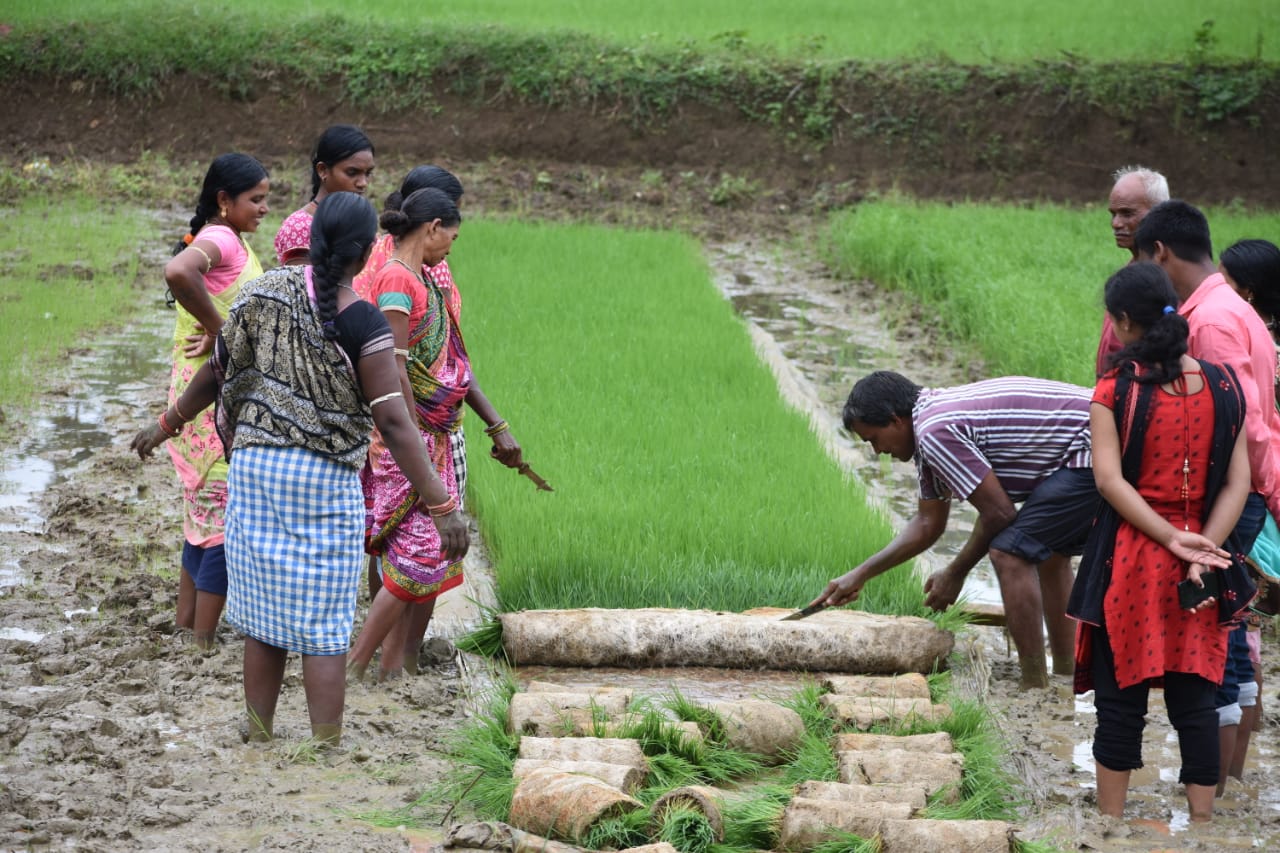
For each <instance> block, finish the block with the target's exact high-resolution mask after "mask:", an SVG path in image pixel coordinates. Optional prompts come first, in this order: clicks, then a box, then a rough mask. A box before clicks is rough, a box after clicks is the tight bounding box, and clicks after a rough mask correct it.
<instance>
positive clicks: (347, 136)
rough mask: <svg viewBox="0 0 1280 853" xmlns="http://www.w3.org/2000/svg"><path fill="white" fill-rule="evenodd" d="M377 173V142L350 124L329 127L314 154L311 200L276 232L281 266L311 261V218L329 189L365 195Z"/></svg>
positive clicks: (290, 215)
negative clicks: (308, 258)
mask: <svg viewBox="0 0 1280 853" xmlns="http://www.w3.org/2000/svg"><path fill="white" fill-rule="evenodd" d="M372 177H373V143H372V142H370V141H369V137H367V136H365V135H364V131H363V130H361V129H360V128H358V127H355V126H354V125H350V124H335V125H333V126H332V127H329V128H326V129H325V131H324V133H322V134H320V139H319V140H317V141H316V147H315V151H313V152H312V154H311V201H309V202H307V203H306V204H304V205H303V206H302V207H300V208H298V209H297V210H295V211H294V212H293V213H291V214H289V216H288V217H287V218H286V219H285V221H284V222H282V223H281V224H280V230H279V231H277V232H276V239H275V243H274V246H275V250H276V260H277V261H279V262H280V266H282V267H283V266H292V265H295V264H305V263H307V252H308V250H309V248H310V242H311V220H312V218H313V217H314V216H315V212H316V205H317V204H319V203H320V200H321V199H322V198H324V197H325V196H326V195H328V194H329V193H338V192H349V193H355V194H356V195H364V191H365V190H366V189H368V187H369V179H370V178H372Z"/></svg>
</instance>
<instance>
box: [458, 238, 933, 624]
mask: <svg viewBox="0 0 1280 853" xmlns="http://www.w3.org/2000/svg"><path fill="white" fill-rule="evenodd" d="M451 264H452V265H453V268H454V270H455V273H456V277H457V280H458V282H459V287H460V289H461V291H462V293H463V297H464V301H463V306H464V307H463V322H462V325H463V330H464V332H465V335H466V339H467V344H468V348H469V350H470V352H471V354H472V357H473V361H474V365H475V369H476V373H477V376H478V378H479V380H480V382H481V385H482V387H483V388H484V390H485V392H486V393H487V394H488V396H489V398H490V399H491V400H492V401H494V403H495V404H496V405H497V407H498V410H499V411H500V412H501V413H502V415H503V416H504V417H505V418H506V419H507V420H508V421H509V422H510V423H511V426H512V431H513V433H514V435H515V436H516V438H517V439H518V440H519V441H520V442H521V443H522V445H523V446H524V449H525V456H526V459H527V460H528V461H529V462H530V463H532V465H533V466H534V468H535V469H536V470H537V471H538V473H540V474H541V475H542V476H543V477H545V478H546V479H547V480H548V481H549V482H550V483H551V484H552V486H553V487H554V488H555V490H556V491H555V492H554V493H550V494H549V493H546V492H536V491H535V490H534V488H533V486H532V484H531V483H530V482H529V481H528V480H526V479H524V478H522V477H519V476H517V475H516V474H515V473H514V472H512V471H510V470H508V469H505V468H502V467H501V466H499V465H497V464H496V463H494V462H492V461H490V460H489V459H487V458H485V457H486V454H487V451H488V442H487V440H486V439H485V438H484V436H483V434H482V433H481V431H480V429H479V426H480V422H479V421H478V420H476V419H475V418H474V417H472V418H471V419H470V420H469V421H468V422H467V424H468V425H469V435H470V436H471V440H470V442H469V445H470V452H471V464H470V467H469V472H468V474H469V477H470V483H469V486H470V487H469V490H468V505H469V509H470V510H471V511H473V512H474V513H475V514H476V516H477V517H478V518H479V520H480V526H481V531H482V533H483V535H484V538H485V542H486V544H487V545H488V547H489V550H490V555H491V557H492V560H493V563H494V567H495V570H496V574H497V579H498V583H497V587H498V597H499V601H500V603H501V607H502V609H503V610H519V609H535V608H572V607H621V608H626V607H646V606H649V607H683V608H709V609H725V610H735V611H739V610H745V609H748V608H751V607H758V606H765V605H774V606H781V607H793V606H797V605H800V604H804V603H807V602H808V601H810V600H811V599H812V598H814V597H815V596H816V595H818V594H819V593H820V592H821V591H822V590H823V588H824V587H825V585H826V583H827V581H828V580H830V579H831V578H832V577H834V576H835V575H838V574H841V573H843V572H845V571H847V570H848V569H849V568H851V567H853V566H854V565H857V563H858V562H860V561H861V560H862V559H863V558H864V557H866V556H867V555H868V554H870V553H871V552H872V551H874V550H876V549H878V548H879V547H880V546H881V545H883V544H884V542H885V541H887V538H888V535H889V532H890V531H889V528H888V526H887V524H886V523H885V521H884V520H883V519H882V518H880V517H879V516H878V515H877V514H876V513H874V512H873V511H871V510H869V509H868V508H867V506H866V503H865V500H864V492H863V489H862V487H861V485H860V484H858V483H857V482H856V481H855V480H853V479H851V478H849V477H847V476H845V475H843V474H842V473H841V472H840V470H839V469H838V468H837V467H836V465H835V464H834V463H833V462H832V461H831V460H830V459H829V458H828V457H827V456H826V455H825V453H824V452H823V450H822V449H821V447H820V446H819V443H818V441H817V440H816V438H815V437H814V436H813V435H812V434H811V432H810V431H809V427H808V424H807V422H806V419H805V418H804V417H803V416H801V415H800V414H798V413H796V412H794V411H792V410H790V409H788V408H787V407H786V406H785V405H784V404H783V403H782V402H781V401H780V400H779V398H778V393H777V388H776V385H775V383H774V379H773V377H772V375H771V374H770V372H769V370H768V369H767V368H766V367H765V366H763V365H762V364H761V363H760V361H759V359H758V358H757V357H756V356H755V353H754V352H753V351H752V348H751V346H750V343H749V338H748V335H747V331H746V328H745V325H744V323H743V321H742V320H741V319H739V318H738V317H737V316H735V314H734V312H733V308H732V306H731V305H730V304H729V302H728V301H727V300H725V299H724V298H723V297H722V296H721V295H720V294H719V293H718V292H717V291H716V290H715V288H714V287H713V286H712V285H711V284H710V282H709V280H708V272H707V269H706V267H705V264H704V261H703V259H702V258H701V257H700V255H699V254H698V251H697V247H696V245H695V244H694V243H693V242H692V241H691V240H689V239H687V238H684V237H681V236H678V235H674V234H664V233H655V232H623V231H616V230H610V229H606V228H600V227H591V226H551V225H525V224H519V223H495V222H476V223H466V224H464V225H463V229H462V236H461V238H460V239H459V241H458V244H457V247H456V248H455V250H454V256H452V257H451ZM864 600H865V605H866V606H867V607H868V608H869V609H878V610H882V611H884V610H890V609H896V610H897V611H898V612H911V613H919V614H921V615H923V613H924V610H923V608H922V604H921V598H920V589H919V581H918V580H916V579H915V578H913V577H911V575H910V573H909V572H907V571H904V570H899V571H898V572H894V573H890V574H887V575H885V576H883V577H882V578H880V579H878V580H877V582H876V583H875V584H871V585H869V587H868V589H867V590H866V591H865V592H864Z"/></svg>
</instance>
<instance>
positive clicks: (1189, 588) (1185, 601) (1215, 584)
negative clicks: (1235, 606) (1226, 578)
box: [1178, 572, 1221, 610]
mask: <svg viewBox="0 0 1280 853" xmlns="http://www.w3.org/2000/svg"><path fill="white" fill-rule="evenodd" d="M1200 580H1201V582H1202V583H1204V586H1203V587H1198V586H1196V585H1195V584H1194V583H1193V582H1192V581H1190V580H1185V581H1183V582H1182V583H1180V584H1178V606H1179V607H1181V608H1182V609H1183V610H1191V609H1192V608H1193V607H1195V606H1196V605H1198V604H1200V603H1202V602H1204V601H1205V600H1206V599H1209V598H1213V597H1214V596H1216V595H1217V594H1218V592H1219V591H1220V588H1221V581H1220V580H1219V578H1218V573H1217V572H1205V573H1204V574H1202V575H1200Z"/></svg>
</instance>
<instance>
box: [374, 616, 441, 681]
mask: <svg viewBox="0 0 1280 853" xmlns="http://www.w3.org/2000/svg"><path fill="white" fill-rule="evenodd" d="M435 610H436V600H435V599H434V598H433V599H431V600H430V601H424V602H422V603H419V604H414V605H413V606H412V607H410V608H409V612H408V613H407V614H406V615H405V618H406V619H407V620H408V636H406V637H405V638H404V671H405V673H406V674H407V675H417V674H418V652H419V651H421V649H422V641H423V639H425V638H426V636H427V626H428V625H430V624H431V616H432V614H433V613H435ZM384 654H385V652H384Z"/></svg>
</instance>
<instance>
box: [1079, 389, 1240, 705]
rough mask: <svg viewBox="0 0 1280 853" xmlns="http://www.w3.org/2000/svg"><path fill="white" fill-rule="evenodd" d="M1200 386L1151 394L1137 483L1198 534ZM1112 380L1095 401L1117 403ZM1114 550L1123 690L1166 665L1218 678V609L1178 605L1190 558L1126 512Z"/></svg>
mask: <svg viewBox="0 0 1280 853" xmlns="http://www.w3.org/2000/svg"><path fill="white" fill-rule="evenodd" d="M1200 385H1201V388H1200V390H1199V391H1196V392H1195V393H1193V394H1189V395H1187V396H1185V397H1184V396H1181V395H1176V394H1170V393H1169V392H1167V391H1165V390H1163V389H1156V391H1155V393H1154V394H1152V397H1151V419H1150V420H1149V421H1148V424H1147V430H1146V432H1145V434H1144V435H1143V436H1142V469H1141V472H1140V473H1139V475H1138V484H1137V489H1138V493H1139V494H1140V495H1142V498H1143V500H1145V501H1146V502H1147V503H1148V504H1149V505H1150V506H1151V508H1152V509H1154V510H1155V511H1156V512H1157V513H1159V514H1160V515H1161V516H1162V517H1163V518H1165V519H1167V520H1168V521H1169V523H1171V524H1172V525H1173V526H1174V527H1177V528H1179V529H1183V528H1184V527H1185V528H1186V529H1189V530H1193V531H1195V532H1197V533H1198V532H1199V531H1200V526H1201V525H1200V518H1201V515H1202V514H1203V510H1204V493H1205V482H1206V480H1207V478H1208V463H1209V451H1210V445H1211V443H1212V440H1213V417H1214V413H1213V395H1212V393H1211V392H1210V391H1209V389H1208V387H1207V386H1205V384H1204V383H1203V382H1201V383H1200ZM1115 387H1116V380H1115V377H1114V375H1113V376H1111V377H1108V378H1105V379H1101V380H1099V381H1098V385H1097V387H1096V388H1095V389H1094V393H1093V401H1094V402H1095V403H1100V404H1102V405H1104V406H1106V407H1107V408H1109V409H1110V408H1114V405H1115ZM1131 393H1137V391H1136V389H1135V390H1134V391H1133V392H1131ZM1188 419H1190V423H1189V425H1188ZM1188 426H1189V429H1188ZM1188 444H1189V445H1190V447H1188ZM1184 458H1189V459H1190V472H1189V474H1188V475H1187V478H1186V482H1187V485H1188V497H1187V498H1184V497H1183V493H1182V487H1183V473H1182V464H1183V459H1184ZM1114 553H1115V556H1114V559H1113V561H1112V567H1111V584H1110V585H1109V586H1108V587H1107V594H1106V599H1105V602H1104V604H1103V616H1104V620H1105V627H1106V631H1107V637H1108V638H1109V640H1110V643H1111V648H1112V651H1113V652H1114V655H1115V662H1116V683H1117V684H1118V685H1119V686H1120V687H1121V688H1122V689H1123V688H1125V687H1131V686H1133V685H1135V684H1138V683H1139V682H1142V681H1145V680H1147V679H1149V678H1159V677H1161V676H1163V675H1164V674H1165V673H1166V672H1186V673H1192V674H1194V675H1199V676H1201V677H1203V678H1206V679H1208V680H1209V681H1212V682H1213V683H1215V684H1220V683H1221V682H1222V672H1223V668H1224V666H1225V665H1226V656H1227V632H1226V631H1225V630H1223V629H1222V628H1220V627H1218V608H1216V607H1206V608H1202V609H1201V610H1200V611H1199V612H1197V613H1191V612H1189V611H1186V610H1183V609H1182V608H1181V607H1180V606H1179V605H1178V590H1177V585H1178V583H1179V582H1180V581H1182V580H1184V579H1185V578H1186V576H1187V564H1186V563H1185V562H1183V561H1182V560H1179V559H1178V558H1177V557H1175V556H1174V555H1173V553H1172V552H1170V551H1169V550H1168V549H1167V548H1165V547H1164V546H1163V545H1161V544H1159V543H1158V542H1156V541H1155V540H1154V539H1151V538H1149V537H1148V536H1147V535H1146V534H1144V533H1142V532H1141V531H1139V530H1138V529H1137V528H1135V527H1134V526H1133V525H1131V524H1129V523H1128V522H1127V521H1124V520H1123V519H1121V521H1120V527H1119V529H1118V530H1117V531H1116V544H1115V552H1114Z"/></svg>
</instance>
